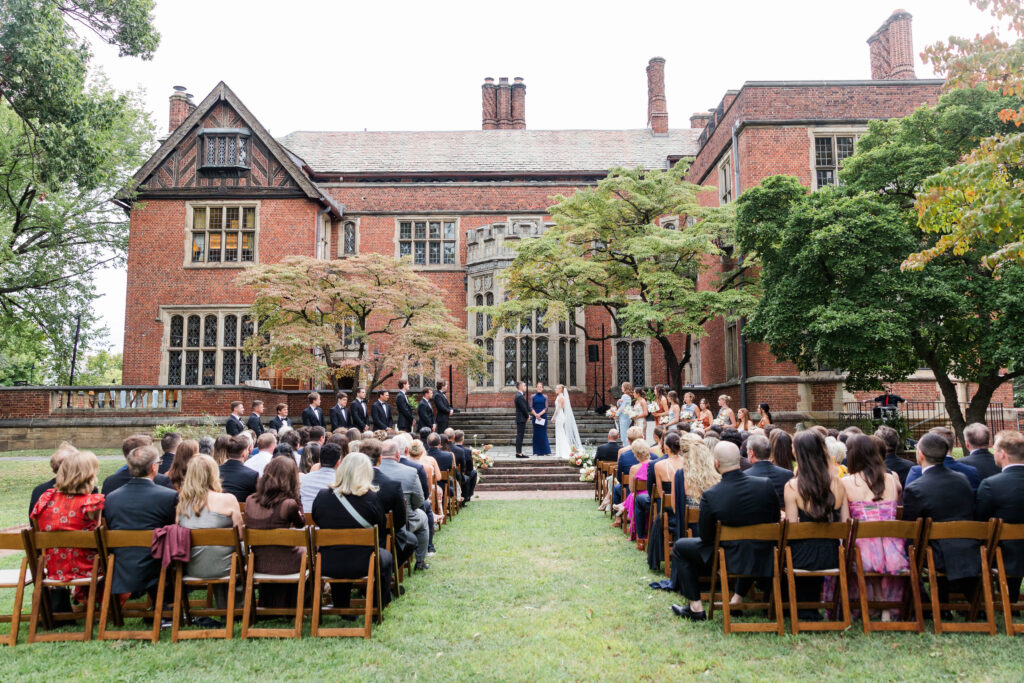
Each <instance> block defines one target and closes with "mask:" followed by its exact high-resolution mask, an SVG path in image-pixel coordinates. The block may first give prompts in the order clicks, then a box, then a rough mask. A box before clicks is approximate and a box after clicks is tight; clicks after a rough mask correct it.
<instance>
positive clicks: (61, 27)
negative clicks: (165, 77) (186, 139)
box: [0, 0, 159, 383]
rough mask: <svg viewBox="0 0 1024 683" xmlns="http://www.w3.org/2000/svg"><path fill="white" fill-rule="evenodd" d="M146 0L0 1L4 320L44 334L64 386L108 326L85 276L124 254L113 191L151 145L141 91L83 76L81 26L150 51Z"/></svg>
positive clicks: (143, 53) (133, 51)
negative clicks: (76, 351) (81, 354)
mask: <svg viewBox="0 0 1024 683" xmlns="http://www.w3.org/2000/svg"><path fill="white" fill-rule="evenodd" d="M152 8H153V3H152V0H118V2H101V1H99V0H66V1H63V2H50V1H48V0H47V1H43V0H0V326H2V328H3V329H4V330H5V334H13V333H17V332H23V333H24V334H26V335H28V336H29V338H33V339H34V338H35V337H37V336H39V335H42V338H43V339H44V340H45V345H46V347H47V350H48V352H47V354H46V355H47V356H48V357H49V359H50V360H49V361H48V363H47V365H48V366H49V370H48V371H47V379H49V380H52V381H58V382H61V383H63V382H66V381H67V378H68V374H69V371H70V367H69V359H70V357H71V346H72V344H73V340H74V330H75V324H76V321H77V320H78V319H79V317H80V318H81V321H82V335H81V339H80V344H79V345H80V348H88V346H89V345H90V344H91V343H93V340H95V339H98V338H99V337H102V336H103V335H104V334H105V331H104V330H103V329H102V328H101V326H99V325H98V321H97V319H96V316H95V314H94V313H93V310H92V306H91V303H92V301H93V300H94V299H95V298H96V293H95V289H94V287H93V283H92V277H93V274H94V273H95V272H96V271H97V270H98V269H100V268H102V267H108V266H114V265H118V264H120V263H121V262H123V259H124V253H125V248H126V246H127V236H128V231H127V226H128V221H127V218H126V216H125V215H124V213H123V212H122V211H120V210H119V209H117V208H116V207H115V206H114V205H113V204H112V203H111V201H110V200H111V198H113V197H114V195H115V194H117V192H118V191H119V190H121V189H122V187H124V186H125V184H126V182H127V181H128V179H129V178H130V177H131V174H132V172H133V171H134V170H135V169H136V168H137V167H138V166H139V165H140V164H141V163H142V161H143V160H144V159H145V158H146V156H147V153H148V150H149V149H150V147H151V146H152V140H153V128H152V126H151V124H150V122H149V119H148V116H147V115H146V114H145V112H144V109H143V107H142V104H141V101H140V99H139V97H138V96H137V95H135V94H132V93H118V92H115V91H113V90H112V89H111V88H110V87H109V86H108V85H107V84H106V82H105V81H104V80H103V79H102V77H101V76H99V75H97V74H92V75H91V76H90V74H89V69H88V63H89V59H90V50H89V45H88V42H87V40H86V39H85V38H84V37H83V36H82V35H79V33H78V31H83V30H84V31H88V32H91V33H92V34H94V35H95V36H97V37H98V38H99V39H100V40H103V41H105V42H107V43H110V44H112V45H116V46H117V47H118V48H119V50H120V53H121V54H122V55H133V56H139V57H143V58H149V57H150V56H152V53H153V50H154V49H155V47H156V44H157V42H158V39H159V36H158V35H157V33H156V32H155V31H154V30H153V28H152Z"/></svg>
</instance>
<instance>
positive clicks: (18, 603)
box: [0, 529, 33, 647]
mask: <svg viewBox="0 0 1024 683" xmlns="http://www.w3.org/2000/svg"><path fill="white" fill-rule="evenodd" d="M30 533H31V532H30V531H29V530H28V529H25V530H23V531H20V532H18V531H11V532H8V533H0V550H22V551H24V552H25V556H24V557H23V558H21V568H19V569H0V588H13V589H14V604H13V605H12V608H11V613H10V614H0V624H5V623H10V625H11V632H10V634H9V635H8V636H7V639H6V640H5V641H2V642H6V643H7V644H8V645H9V646H10V647H14V645H15V644H16V643H17V642H18V630H19V629H20V628H21V607H22V602H24V600H25V586H26V585H27V584H30V583H32V579H33V575H32V571H31V570H30V569H29V557H30V556H31V554H32V551H31V546H30V545H29V543H28V538H27V537H28V534H30Z"/></svg>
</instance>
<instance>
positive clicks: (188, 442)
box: [129, 439, 199, 491]
mask: <svg viewBox="0 0 1024 683" xmlns="http://www.w3.org/2000/svg"><path fill="white" fill-rule="evenodd" d="M197 453H199V442H198V441H195V440H193V439H185V440H184V441H182V442H181V443H179V444H178V447H177V449H176V450H175V452H174V462H172V463H171V469H169V470H167V478H168V479H170V480H171V486H172V487H173V488H174V490H175V491H180V490H181V482H183V481H185V471H186V470H187V469H188V463H189V461H190V460H191V459H192V458H193V457H194V456H195V455H196V454H197ZM129 469H131V468H129Z"/></svg>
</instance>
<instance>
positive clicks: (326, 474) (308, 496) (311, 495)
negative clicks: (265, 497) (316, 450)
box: [246, 442, 348, 514]
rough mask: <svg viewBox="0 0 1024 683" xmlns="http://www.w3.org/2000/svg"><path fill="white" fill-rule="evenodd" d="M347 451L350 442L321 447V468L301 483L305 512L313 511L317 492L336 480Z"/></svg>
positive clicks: (305, 477)
mask: <svg viewBox="0 0 1024 683" xmlns="http://www.w3.org/2000/svg"><path fill="white" fill-rule="evenodd" d="M347 452H348V442H346V443H345V445H344V446H339V445H338V444H336V443H328V444H325V445H324V447H323V448H321V449H320V469H318V470H315V471H313V472H310V473H308V474H307V475H306V476H304V477H303V478H302V482H301V484H300V485H299V493H300V497H301V499H302V511H303V512H312V511H313V500H314V499H315V498H316V496H317V494H318V493H320V492H321V491H323V490H324V489H326V488H327V487H329V486H330V485H331V484H333V483H334V482H335V480H336V479H337V469H338V463H340V462H341V461H342V459H343V458H344V457H345V455H346V454H347ZM246 514H248V508H246Z"/></svg>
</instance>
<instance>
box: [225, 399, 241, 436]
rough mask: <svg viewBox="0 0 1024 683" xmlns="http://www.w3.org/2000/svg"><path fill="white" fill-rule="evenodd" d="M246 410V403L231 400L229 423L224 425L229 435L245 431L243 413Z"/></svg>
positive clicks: (236, 434)
mask: <svg viewBox="0 0 1024 683" xmlns="http://www.w3.org/2000/svg"><path fill="white" fill-rule="evenodd" d="M244 412H245V404H244V403H242V402H241V401H232V402H231V414H230V415H228V421H227V424H225V425H224V431H225V432H227V433H228V436H238V435H239V434H241V433H242V432H244V431H245V423H244V422H242V413H244Z"/></svg>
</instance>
